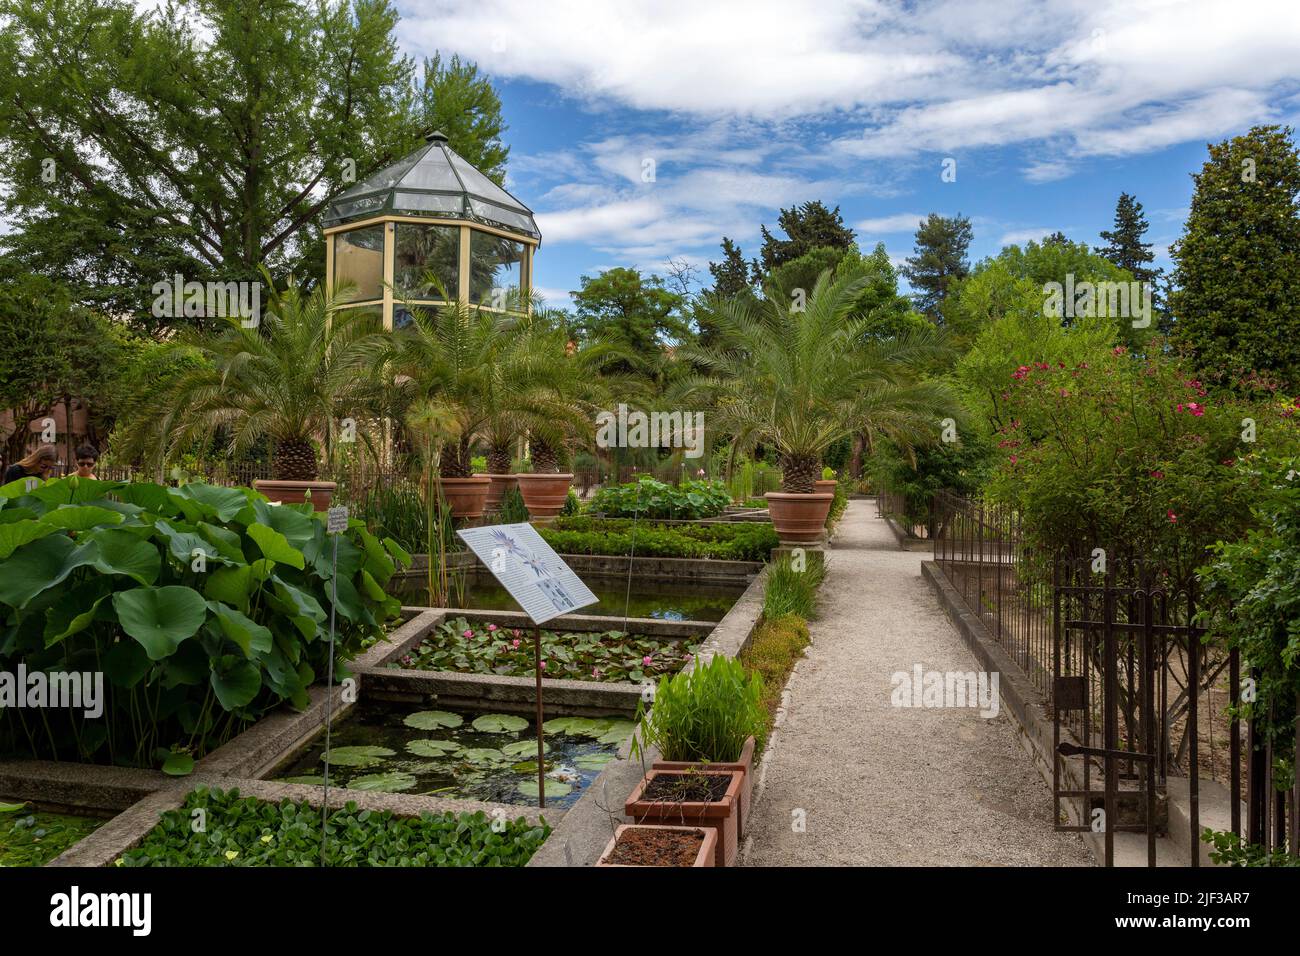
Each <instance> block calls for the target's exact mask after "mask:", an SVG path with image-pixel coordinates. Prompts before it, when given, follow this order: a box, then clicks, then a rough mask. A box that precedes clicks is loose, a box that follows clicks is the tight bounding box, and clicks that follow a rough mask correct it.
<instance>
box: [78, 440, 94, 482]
mask: <svg viewBox="0 0 1300 956" xmlns="http://www.w3.org/2000/svg"><path fill="white" fill-rule="evenodd" d="M97 461H99V452H98V451H97V450H96V449H95V446H94V445H81V446H80V447H78V448H77V477H78V478H94V477H95V462H97Z"/></svg>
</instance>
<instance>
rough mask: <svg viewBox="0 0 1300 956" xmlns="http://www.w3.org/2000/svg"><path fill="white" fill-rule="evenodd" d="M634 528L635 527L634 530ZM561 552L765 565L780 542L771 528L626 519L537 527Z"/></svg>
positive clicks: (567, 520) (572, 520)
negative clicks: (747, 562)
mask: <svg viewBox="0 0 1300 956" xmlns="http://www.w3.org/2000/svg"><path fill="white" fill-rule="evenodd" d="M634 525H635V529H634ZM537 530H538V532H539V533H540V534H541V536H542V537H543V538H544V539H545V540H546V542H547V543H548V544H549V545H550V546H551V547H552V548H554V549H555V550H556V551H557V552H559V553H560V554H609V555H626V554H632V553H634V550H635V554H637V555H639V556H641V557H647V558H715V559H719V560H726V561H766V560H767V559H768V556H769V555H770V554H771V552H772V549H773V548H775V547H776V546H777V545H778V544H779V543H780V542H779V540H778V538H777V535H776V531H775V529H773V527H772V526H771V525H770V524H766V523H763V522H757V521H735V522H719V523H717V524H673V525H669V524H659V523H655V522H653V521H636V522H634V521H633V520H632V519H631V518H588V517H580V518H557V519H556V520H555V522H554V523H553V524H550V525H543V526H540V527H538V529H537Z"/></svg>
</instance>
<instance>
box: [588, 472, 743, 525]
mask: <svg viewBox="0 0 1300 956" xmlns="http://www.w3.org/2000/svg"><path fill="white" fill-rule="evenodd" d="M729 504H731V495H730V494H729V493H728V492H727V489H726V485H724V484H723V483H722V482H720V481H693V480H688V481H683V482H682V483H681V484H680V485H669V484H665V483H664V482H662V481H656V480H655V479H654V478H653V477H651V476H649V475H643V476H642V477H641V478H639V479H638V480H636V481H631V482H628V483H627V484H625V485H607V486H605V487H603V488H601V489H600V490H599V491H597V492H596V494H595V495H594V496H593V497H592V499H591V505H590V509H589V510H591V511H592V512H593V513H597V514H604V515H605V516H606V517H610V518H630V517H633V516H638V515H639V516H640V517H642V518H667V519H678V520H681V519H688V520H689V519H694V518H712V517H714V516H716V515H720V514H722V512H723V511H725V510H726V509H727V505H729Z"/></svg>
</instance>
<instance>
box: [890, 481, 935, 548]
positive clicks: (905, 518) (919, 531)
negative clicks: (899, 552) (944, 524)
mask: <svg viewBox="0 0 1300 956" xmlns="http://www.w3.org/2000/svg"><path fill="white" fill-rule="evenodd" d="M876 513H877V514H878V515H880V517H882V518H886V517H888V518H893V519H894V520H895V521H897V522H898V524H899V526H900V527H902V529H903V531H904V532H906V533H907V535H908V536H909V537H913V538H933V537H934V536H935V525H934V516H935V510H934V499H933V498H931V499H929V500H928V501H926V502H924V503H923V504H922V506H921V507H920V508H918V507H917V506H916V502H915V501H912V502H909V501H908V500H907V496H906V495H904V494H902V493H900V492H897V491H884V490H881V491H878V492H876Z"/></svg>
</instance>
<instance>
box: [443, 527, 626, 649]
mask: <svg viewBox="0 0 1300 956" xmlns="http://www.w3.org/2000/svg"><path fill="white" fill-rule="evenodd" d="M456 533H457V534H458V535H460V537H461V539H462V540H463V541H464V542H465V543H466V544H467V545H469V547H470V550H472V551H473V552H474V553H475V554H476V555H478V558H479V560H480V561H482V562H483V563H484V564H486V565H487V566H488V568H489V569H491V571H492V574H493V576H494V577H495V578H496V579H497V580H498V581H500V582H501V586H502V587H503V588H505V589H506V590H507V591H509V592H510V596H511V597H512V598H514V599H515V601H516V603H518V605H519V606H520V607H521V608H523V610H524V611H525V613H527V614H528V616H529V617H531V618H532V619H533V623H534V624H545V623H546V622H547V621H549V620H550V619H551V618H553V617H559V616H560V615H561V614H572V613H573V612H574V611H576V610H578V608H582V607H586V606H587V605H589V604H595V603H596V602H597V601H599V600H600V599H599V598H597V597H596V595H594V594H592V593H591V589H590V588H589V587H587V585H585V584H583V583H582V579H581V578H579V577H578V576H577V575H576V574H574V573H573V570H572V569H571V568H570V567H569V566H568V565H567V564H565V563H564V561H563V560H561V558H560V556H559V555H558V554H556V553H555V551H554V550H553V549H552V548H551V546H550V545H549V544H547V543H546V542H545V541H543V540H542V536H541V535H540V534H538V533H537V529H536V528H534V527H533V526H532V525H530V524H528V523H527V522H524V523H522V524H498V525H489V526H488V527H485V528H465V529H464V530H462V531H457V532H456Z"/></svg>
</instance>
